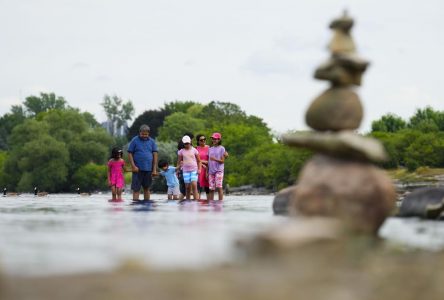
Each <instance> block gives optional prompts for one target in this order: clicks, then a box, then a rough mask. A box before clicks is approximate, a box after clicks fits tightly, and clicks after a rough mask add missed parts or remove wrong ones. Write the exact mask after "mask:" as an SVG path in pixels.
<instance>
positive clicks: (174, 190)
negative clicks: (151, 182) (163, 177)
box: [167, 185, 180, 196]
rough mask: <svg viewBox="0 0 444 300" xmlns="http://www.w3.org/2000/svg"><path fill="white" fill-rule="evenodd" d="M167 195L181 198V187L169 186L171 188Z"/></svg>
mask: <svg viewBox="0 0 444 300" xmlns="http://www.w3.org/2000/svg"><path fill="white" fill-rule="evenodd" d="M167 194H168V195H173V196H179V195H180V190H179V186H178V185H175V186H169V187H168V191H167Z"/></svg>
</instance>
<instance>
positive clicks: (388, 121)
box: [372, 114, 406, 132]
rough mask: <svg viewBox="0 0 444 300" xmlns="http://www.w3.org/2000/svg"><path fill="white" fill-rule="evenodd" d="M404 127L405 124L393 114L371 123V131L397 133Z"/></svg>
mask: <svg viewBox="0 0 444 300" xmlns="http://www.w3.org/2000/svg"><path fill="white" fill-rule="evenodd" d="M405 127H406V122H405V121H404V120H403V119H402V118H400V117H398V116H396V115H394V114H387V115H384V116H382V117H381V119H379V120H376V121H373V122H372V131H379V132H397V131H399V130H401V129H404V128H405Z"/></svg>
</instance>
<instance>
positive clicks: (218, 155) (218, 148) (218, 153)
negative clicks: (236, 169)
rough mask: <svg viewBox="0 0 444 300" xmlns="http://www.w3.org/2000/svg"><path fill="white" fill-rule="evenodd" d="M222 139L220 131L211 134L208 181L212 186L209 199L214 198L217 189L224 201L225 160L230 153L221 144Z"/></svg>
mask: <svg viewBox="0 0 444 300" xmlns="http://www.w3.org/2000/svg"><path fill="white" fill-rule="evenodd" d="M221 139H222V135H221V134H220V133H218V132H215V133H213V135H211V147H210V149H209V150H208V157H209V158H208V183H209V186H210V194H209V195H208V200H214V191H215V190H217V193H218V196H219V200H220V201H222V200H223V197H224V192H223V189H222V183H223V180H224V162H225V158H226V157H227V156H228V153H227V152H226V151H225V148H224V147H223V146H222V145H221V143H222V140H221Z"/></svg>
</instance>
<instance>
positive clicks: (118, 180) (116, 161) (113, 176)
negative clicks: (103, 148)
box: [108, 148, 125, 201]
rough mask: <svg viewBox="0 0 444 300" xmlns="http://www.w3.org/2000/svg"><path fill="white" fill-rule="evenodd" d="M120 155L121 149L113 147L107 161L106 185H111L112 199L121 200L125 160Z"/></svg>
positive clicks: (121, 154) (121, 153)
mask: <svg viewBox="0 0 444 300" xmlns="http://www.w3.org/2000/svg"><path fill="white" fill-rule="evenodd" d="M122 156H123V151H122V150H120V149H118V148H113V149H112V151H111V159H110V160H109V161H108V185H109V186H110V187H111V193H112V201H121V200H122V190H123V187H124V186H125V178H124V177H123V171H124V170H125V161H124V160H123V158H122Z"/></svg>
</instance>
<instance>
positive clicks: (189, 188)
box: [177, 135, 201, 200]
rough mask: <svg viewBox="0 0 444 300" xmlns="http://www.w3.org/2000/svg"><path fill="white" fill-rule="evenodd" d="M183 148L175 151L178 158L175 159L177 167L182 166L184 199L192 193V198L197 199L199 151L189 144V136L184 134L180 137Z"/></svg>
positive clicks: (199, 167) (188, 197) (199, 166)
mask: <svg viewBox="0 0 444 300" xmlns="http://www.w3.org/2000/svg"><path fill="white" fill-rule="evenodd" d="M182 142H183V145H184V148H183V149H181V150H179V152H178V153H177V154H178V155H179V158H178V160H177V169H179V168H180V167H181V166H182V172H183V181H184V182H185V190H186V192H185V199H187V200H189V199H190V198H191V193H193V197H194V200H197V199H199V195H198V193H197V176H198V174H199V173H200V169H201V163H200V158H199V152H197V150H196V148H194V147H193V146H191V138H190V137H189V136H188V135H185V136H184V137H183V138H182Z"/></svg>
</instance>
